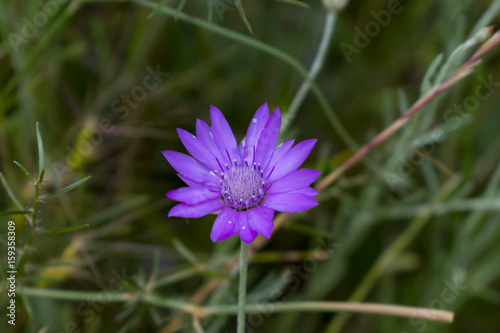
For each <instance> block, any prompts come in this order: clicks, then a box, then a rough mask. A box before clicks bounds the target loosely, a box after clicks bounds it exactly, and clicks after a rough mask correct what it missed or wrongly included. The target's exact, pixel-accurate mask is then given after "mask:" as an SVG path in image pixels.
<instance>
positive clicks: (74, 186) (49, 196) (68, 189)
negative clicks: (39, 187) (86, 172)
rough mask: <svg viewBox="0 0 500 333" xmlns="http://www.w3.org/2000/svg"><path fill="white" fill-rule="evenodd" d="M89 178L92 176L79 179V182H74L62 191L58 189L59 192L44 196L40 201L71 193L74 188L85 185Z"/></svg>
mask: <svg viewBox="0 0 500 333" xmlns="http://www.w3.org/2000/svg"><path fill="white" fill-rule="evenodd" d="M90 177H92V176H87V177H85V178H83V179H80V180H79V181H77V182H74V183H73V184H71V185H68V186H66V187H64V188H62V189H60V190H59V191H57V192H56V193H53V194H47V195H44V196H43V197H41V198H40V200H45V199H49V198H54V197H57V196H59V195H61V194H63V193H66V192H68V191H71V190H73V189H75V188H77V187H78V186H80V185H82V184H83V183H85V182H86V181H88V180H89V179H90Z"/></svg>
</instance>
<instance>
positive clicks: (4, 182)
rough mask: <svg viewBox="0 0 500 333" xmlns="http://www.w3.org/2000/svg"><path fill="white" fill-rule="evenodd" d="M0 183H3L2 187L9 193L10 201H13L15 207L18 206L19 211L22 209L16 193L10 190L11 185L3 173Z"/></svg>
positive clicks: (0, 176) (0, 174)
mask: <svg viewBox="0 0 500 333" xmlns="http://www.w3.org/2000/svg"><path fill="white" fill-rule="evenodd" d="M0 181H1V182H2V185H3V187H4V188H5V190H6V191H7V194H8V195H9V197H10V199H11V200H12V202H14V205H16V207H17V209H19V210H20V209H22V208H21V207H22V206H21V204H20V203H19V200H17V198H16V196H15V195H14V192H12V190H11V189H10V186H9V184H7V180H6V179H5V177H4V176H3V174H2V173H1V172H0Z"/></svg>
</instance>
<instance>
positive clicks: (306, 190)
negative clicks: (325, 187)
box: [288, 186, 318, 197]
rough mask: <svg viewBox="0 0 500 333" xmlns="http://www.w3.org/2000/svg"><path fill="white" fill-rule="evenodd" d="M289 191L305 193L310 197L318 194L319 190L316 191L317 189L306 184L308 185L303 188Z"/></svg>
mask: <svg viewBox="0 0 500 333" xmlns="http://www.w3.org/2000/svg"><path fill="white" fill-rule="evenodd" d="M288 193H301V194H305V195H307V196H309V197H315V196H317V195H318V191H316V190H315V189H313V188H312V187H310V186H306V187H303V188H301V189H298V190H293V191H291V192H288Z"/></svg>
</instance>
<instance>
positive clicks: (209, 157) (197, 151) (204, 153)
mask: <svg viewBox="0 0 500 333" xmlns="http://www.w3.org/2000/svg"><path fill="white" fill-rule="evenodd" d="M177 133H178V134H179V138H180V139H181V141H182V144H184V147H186V149H187V151H188V152H189V153H190V154H191V155H192V156H193V157H194V158H196V159H197V160H198V161H200V162H201V163H203V164H204V165H205V166H207V167H208V168H210V170H218V169H220V168H219V165H218V163H217V160H216V159H215V156H214V155H213V154H212V153H211V152H210V149H207V147H205V145H204V144H203V143H202V142H200V139H198V138H197V137H195V136H194V135H192V134H191V133H189V132H188V131H185V130H183V129H181V128H178V129H177Z"/></svg>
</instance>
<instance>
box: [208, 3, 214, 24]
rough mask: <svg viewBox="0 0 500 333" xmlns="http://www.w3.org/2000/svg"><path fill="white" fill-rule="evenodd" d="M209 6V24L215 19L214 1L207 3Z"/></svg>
mask: <svg viewBox="0 0 500 333" xmlns="http://www.w3.org/2000/svg"><path fill="white" fill-rule="evenodd" d="M207 6H208V22H212V18H213V3H212V0H208V1H207Z"/></svg>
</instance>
